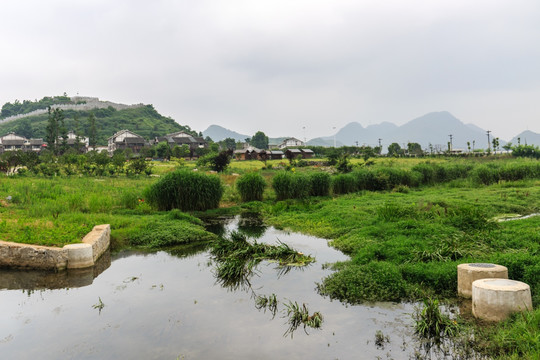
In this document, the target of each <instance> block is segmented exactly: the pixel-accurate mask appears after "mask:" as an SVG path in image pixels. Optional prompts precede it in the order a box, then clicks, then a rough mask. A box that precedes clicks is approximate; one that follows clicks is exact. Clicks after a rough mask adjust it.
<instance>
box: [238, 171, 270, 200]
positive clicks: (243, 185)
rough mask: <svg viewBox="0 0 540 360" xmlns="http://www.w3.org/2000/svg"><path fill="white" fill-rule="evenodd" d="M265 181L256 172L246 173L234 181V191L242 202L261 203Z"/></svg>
mask: <svg viewBox="0 0 540 360" xmlns="http://www.w3.org/2000/svg"><path fill="white" fill-rule="evenodd" d="M265 188H266V181H265V180H264V178H263V177H262V175H261V174H260V173H258V172H249V173H246V174H244V175H242V176H240V177H239V178H238V180H236V189H237V190H238V192H239V193H240V198H241V199H242V201H244V202H247V201H262V199H263V193H264V189H265Z"/></svg>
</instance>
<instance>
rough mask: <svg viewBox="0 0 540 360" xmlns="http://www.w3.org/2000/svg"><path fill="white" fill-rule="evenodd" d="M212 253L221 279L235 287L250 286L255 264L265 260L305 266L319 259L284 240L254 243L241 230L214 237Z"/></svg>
mask: <svg viewBox="0 0 540 360" xmlns="http://www.w3.org/2000/svg"><path fill="white" fill-rule="evenodd" d="M210 253H211V254H212V256H213V259H214V260H215V262H216V268H215V270H214V271H215V272H214V274H215V277H216V278H217V280H218V282H219V283H220V284H221V285H222V286H224V287H229V288H233V289H236V288H238V287H240V286H249V278H250V277H251V276H252V275H253V272H254V268H255V266H256V265H257V264H259V263H260V262H261V261H263V260H271V261H276V262H277V263H278V264H279V266H280V267H291V266H305V265H307V264H309V263H311V262H313V261H314V260H315V259H314V258H313V257H311V256H308V255H304V254H302V253H300V252H298V251H296V250H294V249H293V248H291V247H290V246H289V245H287V244H284V243H282V242H278V244H277V245H268V244H261V243H258V242H256V241H255V242H253V243H251V242H249V241H248V240H247V237H246V236H245V235H243V234H241V233H238V232H233V233H231V235H230V238H229V239H226V238H218V239H217V240H215V241H213V242H212V243H211V245H210Z"/></svg>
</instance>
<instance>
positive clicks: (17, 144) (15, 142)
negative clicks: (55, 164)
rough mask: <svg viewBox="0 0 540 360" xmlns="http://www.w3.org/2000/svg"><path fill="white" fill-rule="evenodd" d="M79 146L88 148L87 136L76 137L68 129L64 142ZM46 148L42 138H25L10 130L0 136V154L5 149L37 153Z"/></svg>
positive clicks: (70, 145)
mask: <svg viewBox="0 0 540 360" xmlns="http://www.w3.org/2000/svg"><path fill="white" fill-rule="evenodd" d="M77 143H78V144H79V146H80V147H81V148H82V149H84V150H86V149H88V138H87V137H82V136H80V137H77V135H76V134H75V133H74V132H73V131H70V132H68V133H67V139H66V144H67V146H69V147H75V146H76V145H77ZM46 148H47V143H46V142H45V141H43V139H41V138H39V139H27V138H25V137H24V136H20V135H17V134H15V133H14V132H10V133H8V134H6V135H4V136H0V154H2V153H4V152H6V151H17V150H20V151H25V152H26V151H33V152H36V153H39V152H40V151H42V150H44V149H46Z"/></svg>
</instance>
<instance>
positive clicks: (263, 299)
mask: <svg viewBox="0 0 540 360" xmlns="http://www.w3.org/2000/svg"><path fill="white" fill-rule="evenodd" d="M255 307H256V308H257V310H260V309H264V311H265V312H266V309H268V310H269V311H270V312H271V313H272V319H273V318H274V317H275V316H276V312H277V308H278V301H277V297H276V294H272V295H270V296H266V295H261V296H258V295H257V296H256V298H255Z"/></svg>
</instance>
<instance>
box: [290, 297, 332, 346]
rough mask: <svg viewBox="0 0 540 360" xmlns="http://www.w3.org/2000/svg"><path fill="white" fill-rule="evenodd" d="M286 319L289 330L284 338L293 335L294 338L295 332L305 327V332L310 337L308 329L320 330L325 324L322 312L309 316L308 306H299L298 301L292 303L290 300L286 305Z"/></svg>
mask: <svg viewBox="0 0 540 360" xmlns="http://www.w3.org/2000/svg"><path fill="white" fill-rule="evenodd" d="M284 313H285V316H284V317H285V318H287V324H288V325H289V328H288V329H287V331H285V333H284V334H283V336H288V335H291V338H292V337H293V334H294V332H295V331H296V330H297V329H298V327H300V326H303V328H304V332H305V333H306V334H308V335H309V333H308V331H307V328H312V329H320V328H321V327H322V323H323V316H322V314H321V313H320V312H318V311H317V312H314V313H313V314H312V315H310V314H309V310H308V308H307V306H306V304H305V303H304V304H302V305H299V304H298V303H297V302H296V301H295V302H292V301H290V300H289V302H288V303H287V304H285V309H284Z"/></svg>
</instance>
